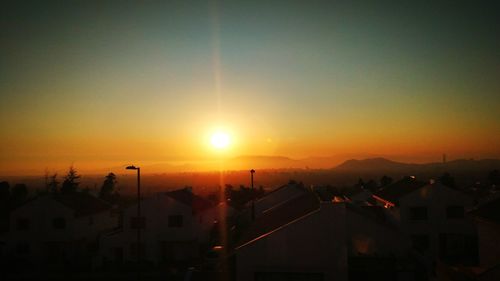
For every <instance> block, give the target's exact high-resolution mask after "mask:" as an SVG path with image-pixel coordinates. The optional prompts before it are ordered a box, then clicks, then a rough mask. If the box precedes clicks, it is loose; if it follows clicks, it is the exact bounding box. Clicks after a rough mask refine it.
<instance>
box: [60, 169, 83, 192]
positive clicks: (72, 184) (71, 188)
mask: <svg viewBox="0 0 500 281" xmlns="http://www.w3.org/2000/svg"><path fill="white" fill-rule="evenodd" d="M79 178H80V175H78V173H77V172H76V170H75V168H74V167H73V166H70V167H69V170H68V173H67V174H66V176H65V177H64V181H63V184H62V187H61V193H72V192H76V191H77V189H78V185H79V184H80V183H79V182H78V179H79Z"/></svg>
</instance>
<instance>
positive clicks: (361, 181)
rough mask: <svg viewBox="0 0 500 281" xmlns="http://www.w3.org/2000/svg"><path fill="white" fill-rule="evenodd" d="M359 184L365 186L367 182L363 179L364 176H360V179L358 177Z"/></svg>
mask: <svg viewBox="0 0 500 281" xmlns="http://www.w3.org/2000/svg"><path fill="white" fill-rule="evenodd" d="M357 185H358V186H361V187H363V188H364V187H365V182H364V181H363V179H362V178H359V179H358V183H357Z"/></svg>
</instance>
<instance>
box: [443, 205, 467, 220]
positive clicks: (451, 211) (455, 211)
mask: <svg viewBox="0 0 500 281" xmlns="http://www.w3.org/2000/svg"><path fill="white" fill-rule="evenodd" d="M464 215H465V211H464V206H458V205H457V206H448V207H447V208H446V217H447V218H449V219H463V218H464Z"/></svg>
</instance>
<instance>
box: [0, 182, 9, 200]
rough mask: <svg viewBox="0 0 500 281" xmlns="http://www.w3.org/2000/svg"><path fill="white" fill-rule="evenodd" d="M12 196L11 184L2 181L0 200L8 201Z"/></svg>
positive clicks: (0, 184) (0, 183)
mask: <svg viewBox="0 0 500 281" xmlns="http://www.w3.org/2000/svg"><path fill="white" fill-rule="evenodd" d="M9 197H10V185H9V183H8V182H6V181H2V182H0V201H7V200H9Z"/></svg>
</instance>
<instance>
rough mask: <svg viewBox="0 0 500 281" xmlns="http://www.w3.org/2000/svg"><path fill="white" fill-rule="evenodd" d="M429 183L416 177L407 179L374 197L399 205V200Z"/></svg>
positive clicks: (388, 187)
mask: <svg viewBox="0 0 500 281" xmlns="http://www.w3.org/2000/svg"><path fill="white" fill-rule="evenodd" d="M427 184H428V183H427V182H423V181H419V180H417V179H416V178H415V177H405V178H403V179H402V180H399V181H397V182H395V183H393V184H390V185H388V186H386V187H384V188H382V189H381V190H379V191H377V192H376V193H375V194H374V195H375V196H376V197H379V198H382V199H384V200H386V201H389V202H391V203H394V204H396V205H397V204H399V199H400V198H401V197H403V196H405V195H407V194H410V193H411V192H413V191H415V190H417V189H420V188H422V187H424V186H426V185H427Z"/></svg>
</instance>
